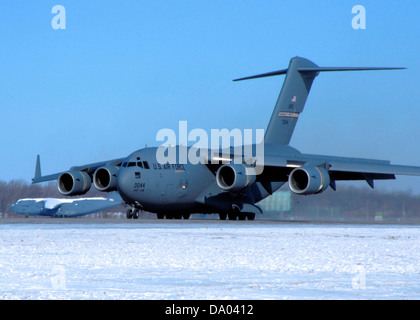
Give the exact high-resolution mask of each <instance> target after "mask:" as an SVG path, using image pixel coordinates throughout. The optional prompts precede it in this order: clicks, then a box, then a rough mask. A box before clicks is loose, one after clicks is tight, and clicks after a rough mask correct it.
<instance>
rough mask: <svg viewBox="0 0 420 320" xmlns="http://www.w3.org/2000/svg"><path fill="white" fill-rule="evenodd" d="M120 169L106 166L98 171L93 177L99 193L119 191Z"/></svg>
mask: <svg viewBox="0 0 420 320" xmlns="http://www.w3.org/2000/svg"><path fill="white" fill-rule="evenodd" d="M117 174H118V168H117V167H114V166H105V167H101V168H99V169H96V171H95V173H94V175H93V185H94V186H95V188H96V189H98V190H99V191H115V190H117Z"/></svg>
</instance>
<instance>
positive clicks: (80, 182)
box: [57, 171, 92, 196]
mask: <svg viewBox="0 0 420 320" xmlns="http://www.w3.org/2000/svg"><path fill="white" fill-rule="evenodd" d="M91 185H92V181H91V178H90V176H89V175H88V174H87V173H86V172H84V171H68V172H64V173H62V174H61V175H60V177H59V178H58V180H57V187H58V191H60V193H61V194H63V195H65V196H78V195H81V194H85V193H86V192H88V191H89V189H90V186H91Z"/></svg>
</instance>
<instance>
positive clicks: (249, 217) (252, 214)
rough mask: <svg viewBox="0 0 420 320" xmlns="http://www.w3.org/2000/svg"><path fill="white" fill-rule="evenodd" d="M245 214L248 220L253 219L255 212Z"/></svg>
mask: <svg viewBox="0 0 420 320" xmlns="http://www.w3.org/2000/svg"><path fill="white" fill-rule="evenodd" d="M246 216H247V218H248V220H255V213H253V212H248V213H247V215H246Z"/></svg>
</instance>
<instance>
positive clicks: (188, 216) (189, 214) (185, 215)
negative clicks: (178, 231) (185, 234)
mask: <svg viewBox="0 0 420 320" xmlns="http://www.w3.org/2000/svg"><path fill="white" fill-rule="evenodd" d="M190 216H191V213H183V214H182V217H183V218H184V219H185V220H188V219H189V218H190Z"/></svg>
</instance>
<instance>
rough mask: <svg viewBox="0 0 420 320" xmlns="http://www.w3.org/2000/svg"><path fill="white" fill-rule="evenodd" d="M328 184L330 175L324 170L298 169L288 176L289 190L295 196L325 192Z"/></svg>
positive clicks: (315, 168) (314, 168) (312, 168)
mask: <svg viewBox="0 0 420 320" xmlns="http://www.w3.org/2000/svg"><path fill="white" fill-rule="evenodd" d="M329 184H330V175H329V174H328V171H327V170H325V169H324V168H319V167H300V168H296V169H294V170H293V171H292V172H291V173H290V175H289V188H290V190H292V191H293V192H294V193H296V194H301V195H309V194H316V193H321V192H323V191H325V190H326V189H327V188H328V186H329Z"/></svg>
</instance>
